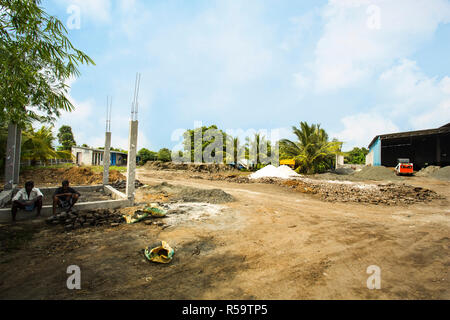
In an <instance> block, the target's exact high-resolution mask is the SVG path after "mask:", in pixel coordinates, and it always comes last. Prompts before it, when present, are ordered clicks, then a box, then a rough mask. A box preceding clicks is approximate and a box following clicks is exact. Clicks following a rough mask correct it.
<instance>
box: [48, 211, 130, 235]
mask: <svg viewBox="0 0 450 320" xmlns="http://www.w3.org/2000/svg"><path fill="white" fill-rule="evenodd" d="M46 222H47V224H49V225H53V226H56V225H62V226H64V229H65V231H71V230H75V229H80V228H86V227H98V226H111V227H116V226H118V225H119V224H122V223H125V218H124V217H123V216H122V214H120V213H118V212H115V211H114V212H111V211H110V210H108V209H99V210H90V211H84V212H79V213H61V214H58V215H56V216H53V217H50V218H48V219H47V220H46Z"/></svg>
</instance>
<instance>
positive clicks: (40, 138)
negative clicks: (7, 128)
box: [21, 126, 72, 165]
mask: <svg viewBox="0 0 450 320" xmlns="http://www.w3.org/2000/svg"><path fill="white" fill-rule="evenodd" d="M52 130H53V128H52V127H46V126H42V127H41V128H40V129H39V130H37V131H36V130H34V129H33V127H31V126H27V128H26V129H25V130H24V131H23V132H22V147H21V158H22V159H23V160H30V161H31V163H32V164H33V165H34V164H35V163H36V162H37V161H38V160H40V161H42V162H45V163H48V160H49V159H71V158H72V154H71V153H70V151H56V150H55V149H54V147H53V142H54V140H55V137H54V136H53V132H52Z"/></svg>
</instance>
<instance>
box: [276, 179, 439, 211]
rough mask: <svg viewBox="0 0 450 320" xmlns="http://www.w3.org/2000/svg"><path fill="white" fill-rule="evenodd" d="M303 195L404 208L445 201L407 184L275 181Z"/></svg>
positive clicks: (432, 193)
mask: <svg viewBox="0 0 450 320" xmlns="http://www.w3.org/2000/svg"><path fill="white" fill-rule="evenodd" d="M275 183H278V184H281V185H284V186H287V187H289V188H292V189H295V190H296V191H300V192H302V193H309V194H315V195H317V196H318V197H319V198H320V199H322V200H324V201H328V202H358V203H369V204H375V205H378V204H384V205H401V204H415V203H427V202H430V201H432V200H436V199H443V197H442V196H440V195H438V194H437V193H436V192H434V191H432V190H429V189H424V188H420V187H413V186H409V185H405V184H394V183H388V184H360V183H351V182H347V183H343V182H330V181H328V182H318V181H312V180H306V179H305V180H303V181H302V180H289V181H275Z"/></svg>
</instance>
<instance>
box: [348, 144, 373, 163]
mask: <svg viewBox="0 0 450 320" xmlns="http://www.w3.org/2000/svg"><path fill="white" fill-rule="evenodd" d="M368 154H369V150H367V149H366V148H364V147H363V148H358V147H355V148H353V150H351V151H349V152H346V153H345V162H346V163H351V164H365V163H366V156H367V155H368Z"/></svg>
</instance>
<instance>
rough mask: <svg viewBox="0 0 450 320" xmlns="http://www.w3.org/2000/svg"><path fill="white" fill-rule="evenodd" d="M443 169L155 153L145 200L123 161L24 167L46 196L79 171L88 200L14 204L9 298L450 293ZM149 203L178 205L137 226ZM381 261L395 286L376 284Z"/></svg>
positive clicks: (140, 173) (146, 171) (386, 280)
mask: <svg viewBox="0 0 450 320" xmlns="http://www.w3.org/2000/svg"><path fill="white" fill-rule="evenodd" d="M281 169H283V170H281ZM432 169H433V168H428V169H426V170H422V171H420V172H419V173H417V174H416V176H414V177H401V176H397V175H395V172H394V170H393V169H389V168H385V167H372V166H368V167H364V168H363V169H362V170H360V171H354V172H347V173H346V174H343V173H342V172H340V173H339V174H338V173H331V172H330V173H325V174H317V175H313V176H302V175H298V174H296V173H295V172H294V171H293V170H291V169H290V168H288V167H287V166H280V167H278V168H275V167H273V166H267V167H265V168H263V169H262V170H259V171H257V172H254V173H250V172H241V171H238V170H235V169H231V168H230V167H229V166H226V165H215V164H200V165H196V164H176V163H161V162H148V163H147V164H146V165H144V166H141V167H138V168H137V170H136V173H135V174H136V179H137V180H136V181H134V186H135V187H136V189H135V193H134V197H133V199H130V198H128V197H127V195H126V186H127V183H126V180H127V177H126V176H125V175H123V174H121V173H119V172H116V171H112V172H110V174H109V181H108V182H107V184H104V185H103V184H102V182H103V175H102V174H101V173H95V172H93V171H92V170H91V169H90V168H89V167H77V166H73V167H71V168H68V169H43V170H39V171H38V172H36V171H35V172H31V173H30V172H23V173H22V174H21V175H20V179H19V181H18V185H23V183H24V182H25V181H26V180H28V179H30V176H29V175H30V174H32V178H33V179H34V181H35V184H36V186H37V187H40V188H41V190H43V193H44V198H45V190H47V189H48V188H51V186H49V185H50V184H51V183H52V182H53V184H54V181H61V180H63V179H65V178H70V179H71V181H72V184H73V185H76V186H77V187H76V188H78V189H79V190H80V192H81V195H82V196H81V198H82V199H83V200H82V202H81V203H79V204H77V205H76V206H75V208H77V207H78V209H77V210H76V212H77V214H76V215H70V214H69V215H67V214H65V213H61V214H59V215H58V216H57V217H55V218H52V217H51V215H50V214H47V215H45V214H44V217H42V218H26V217H25V216H23V217H22V219H23V220H21V221H19V222H18V223H16V224H11V223H10V221H9V220H8V219H9V209H8V208H5V209H2V216H1V217H2V222H1V225H0V241H1V249H0V268H1V275H0V297H2V298H3V299H5V298H7V299H448V298H450V296H449V294H450V293H449V290H448V288H449V287H450V286H449V284H450V282H449V274H448V270H449V268H448V266H449V263H450V260H449V259H450V258H449V255H448V249H449V245H450V238H449V234H450V221H449V213H450V209H449V208H450V206H449V201H448V199H449V196H450V188H449V185H450V171H449V167H444V168H439V167H437V168H434V169H433V170H432ZM52 187H54V185H53V186H52ZM46 188H47V189H46ZM116 188H117V189H116ZM47 192H48V193H51V190H50V189H48V191H47ZM46 204H49V203H45V202H44V208H45V205H46ZM148 206H153V207H158V208H159V209H160V210H163V211H164V212H165V215H164V216H161V217H160V216H153V215H149V216H146V217H145V218H143V219H135V220H134V223H130V219H131V221H133V220H132V219H133V217H134V218H136V217H139V212H143V210H145V208H146V207H148ZM127 216H128V217H130V219H127V218H126V217H127ZM33 217H34V215H33ZM49 217H50V218H49ZM161 240H162V241H165V242H166V243H168V244H169V245H170V247H171V248H172V249H173V252H174V254H173V258H172V259H171V261H170V263H167V264H158V263H153V262H150V261H148V259H146V257H145V255H144V254H143V250H144V248H147V247H149V246H151V245H152V244H155V243H157V242H158V241H161ZM68 265H77V266H79V267H80V268H81V270H82V287H81V289H80V290H73V291H71V290H67V288H66V287H65V285H64V284H65V281H66V279H67V273H66V268H67V266H68ZM371 265H376V266H379V267H380V268H381V270H382V284H381V285H382V289H381V290H368V289H367V285H366V281H367V277H368V276H369V275H368V274H367V272H366V271H367V268H368V266H371Z"/></svg>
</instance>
